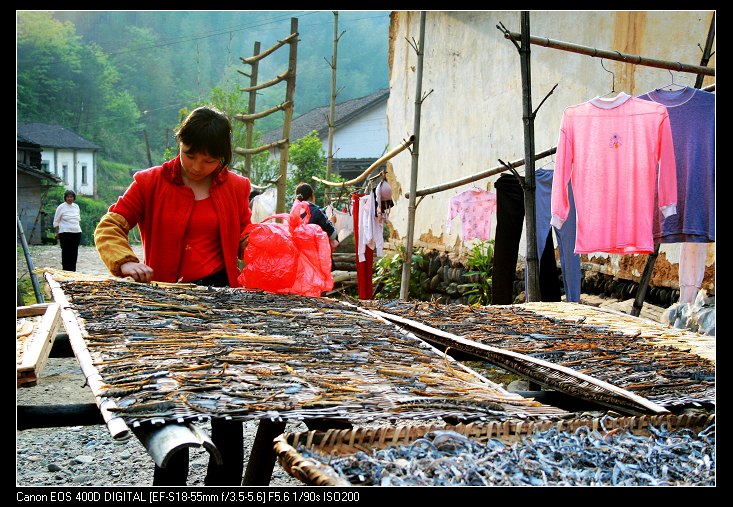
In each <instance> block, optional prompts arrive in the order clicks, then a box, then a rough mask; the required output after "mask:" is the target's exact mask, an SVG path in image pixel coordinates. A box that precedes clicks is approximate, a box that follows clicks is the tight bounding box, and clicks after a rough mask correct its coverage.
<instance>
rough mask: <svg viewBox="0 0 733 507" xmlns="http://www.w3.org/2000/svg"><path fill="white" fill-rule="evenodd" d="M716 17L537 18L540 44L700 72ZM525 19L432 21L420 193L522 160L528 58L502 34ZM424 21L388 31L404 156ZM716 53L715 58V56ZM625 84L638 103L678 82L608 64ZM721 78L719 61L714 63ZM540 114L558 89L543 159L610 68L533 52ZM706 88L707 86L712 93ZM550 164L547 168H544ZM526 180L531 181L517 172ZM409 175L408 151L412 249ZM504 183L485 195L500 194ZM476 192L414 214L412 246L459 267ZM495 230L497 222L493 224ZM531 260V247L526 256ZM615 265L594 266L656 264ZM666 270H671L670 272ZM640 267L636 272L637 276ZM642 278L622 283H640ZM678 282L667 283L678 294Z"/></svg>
mask: <svg viewBox="0 0 733 507" xmlns="http://www.w3.org/2000/svg"><path fill="white" fill-rule="evenodd" d="M712 15H713V13H712V12H711V11H700V12H698V11H695V12H692V11H673V12H666V11H654V12H645V11H634V12H613V11H607V12H591V11H573V12H563V11H550V12H540V11H533V12H531V14H530V32H531V34H532V35H536V36H540V37H547V38H550V39H555V40H560V41H564V42H570V43H574V44H579V45H582V46H590V47H595V48H598V49H604V50H618V51H620V52H623V53H629V54H637V55H641V56H644V57H648V58H655V59H660V60H668V61H680V62H683V63H687V64H695V65H697V64H699V63H700V57H701V51H700V48H699V47H698V45H700V46H702V47H704V45H705V42H706V39H707V34H708V29H709V27H710V20H711V18H712ZM519 22H520V13H519V11H481V12H473V11H460V12H446V11H429V12H428V13H427V19H426V26H425V45H424V59H423V76H422V91H423V96H426V95H427V97H426V98H425V99H424V101H423V103H422V106H421V120H420V141H419V164H418V178H417V189H418V190H420V189H424V188H429V187H433V186H435V185H439V184H444V183H447V182H449V181H453V180H456V179H459V178H463V177H466V176H469V175H471V174H474V173H476V172H479V171H484V170H486V169H489V168H491V167H495V166H497V165H498V164H499V162H498V159H501V160H503V161H510V160H516V159H522V158H524V133H523V129H524V124H523V120H522V81H521V74H520V58H519V53H518V51H517V49H516V47H515V46H514V44H513V43H512V42H511V41H510V40H508V39H505V38H504V36H503V34H502V32H500V31H499V30H498V29H497V28H496V25H498V24H499V23H502V24H504V25H505V26H506V27H507V28H508V29H509V30H510V31H513V32H519V31H520V27H519ZM419 24H420V13H419V12H416V11H415V12H407V11H394V12H393V13H392V22H391V26H390V59H389V61H390V69H391V70H390V97H389V101H388V103H387V121H388V128H389V145H390V147H394V146H397V145H398V144H399V143H400V141H402V140H403V139H405V138H406V137H408V136H409V135H410V134H412V133H413V129H414V111H415V87H416V71H417V55H416V53H415V50H414V49H413V48H412V47H411V45H410V44H409V43H408V41H415V42H416V41H418V40H419ZM714 50H715V47H713V51H714ZM603 63H604V66H605V67H606V69H608V70H610V71H612V72H614V74H615V83H614V84H615V86H614V88H615V91H617V92H618V91H624V92H626V93H629V94H631V95H639V94H642V93H644V92H647V91H649V90H651V89H652V88H655V87H659V86H664V85H666V84H668V83H669V82H670V81H671V80H672V76H671V74H670V72H669V71H667V70H665V69H658V68H652V67H644V66H638V65H631V64H625V63H623V62H616V61H611V60H604V61H603ZM709 66H710V67H715V55H713V57H712V58H711V60H710V62H709ZM531 68H532V75H531V84H532V105H533V109H537V106H538V105H539V104H540V102H541V101H542V99H543V98H544V97H545V95H546V94H547V93H548V92H549V91H550V90H551V89H552V87H553V86H555V84H557V85H558V86H557V88H556V89H555V91H554V93H553V94H552V95H550V96H549V98H548V99H547V101H546V102H545V103H544V104H543V105H542V107H541V108H540V109H539V111H538V113H537V116H536V118H535V122H534V130H535V148H536V151H538V152H539V151H543V150H545V149H547V148H550V147H552V146H555V145H556V143H557V138H558V130H559V127H560V121H561V119H562V113H563V110H564V109H565V108H566V107H567V106H570V105H574V104H577V103H580V102H583V101H586V100H588V99H590V98H592V97H594V96H596V95H605V94H607V93H609V92H610V91H611V89H612V76H611V74H609V73H608V72H606V71H605V70H603V68H602V67H601V60H600V59H599V58H593V57H590V56H585V55H580V54H577V53H571V52H567V51H561V50H557V49H550V48H545V47H542V46H538V45H532V46H531ZM674 79H675V81H676V82H678V83H683V84H687V85H690V86H692V85H694V83H695V75H694V74H686V73H675V74H674ZM714 81H715V80H714V78H712V77H706V78H705V80H704V82H703V86H706V85H708V84H711V83H714ZM545 162H546V161H545V160H543V161H539V162H538V163H537V167H540V166H541V165H542V164H543V163H545ZM519 172H520V174H522V173H523V171H522V170H520V171H519ZM410 173H411V157H410V153H409V152H407V151H405V152H403V153H402V154H400V155H398V156H396V157H395V158H393V159H392V160H391V163H390V164H389V175H388V178H389V183H390V184H391V185H392V188H393V189H394V194H395V196H396V197H397V199H396V206H395V207H394V209H393V210H392V213H391V215H390V221H391V225H392V228H391V231H392V232H391V235H392V241H394V242H395V243H400V242H404V238H405V236H406V233H407V219H408V200H407V199H406V198H405V197H404V195H405V193H406V192H407V191H408V190H409V185H410ZM497 178H498V175H496V176H492V177H490V178H487V179H484V180H481V181H479V182H477V183H476V184H477V185H478V186H480V187H482V188H486V189H487V190H494V188H493V183H494V182H495V181H496V179H497ZM468 186H469V185H464V186H461V187H457V188H454V189H451V190H446V191H442V192H438V193H434V194H431V195H427V196H425V197H424V198H423V199H422V200H421V201H420V202H419V203H418V206H417V209H416V214H415V234H414V245H415V246H416V247H427V248H436V249H439V250H443V251H447V252H451V253H452V254H454V255H456V256H459V257H460V255H461V254H462V253H463V252H464V251H465V250H466V246H469V245H470V244H469V245H463V244H462V243H461V238H460V232H461V228H460V226H456V227H453V229H452V233H451V234H448V233H446V231H445V219H446V215H447V211H448V203H449V199H450V198H451V197H453V196H454V195H456V194H458V193H459V192H462V191H463V190H465V189H466V188H468ZM492 220H493V227H494V228H495V227H496V217H493V219H492ZM714 246H715V245H714V244H711V246H710V250H709V251H710V255H709V256H708V260H709V262H710V265H711V266H714V261H715V248H714ZM525 251H526V244H525V242H524V237H523V238H522V243H521V244H520V256H523V255H524V253H525ZM661 252H662V253H663V255H660V256H659V258H658V260H657V264H659V267H660V271H659V273H658V272H657V270H655V274H657V278H659V276H662V278H664V277H666V276H669V277H671V278H674V277H676V263H677V262H678V260H679V245H676V244H671V245H663V246H662V248H661ZM613 257H614V256H610V255H609V254H605V253H599V254H594V255H591V256H590V259H589V260H590V262H596V263H608V264H609V265H611V266H612V268H611V269H616V268H614V266H616V265H619V266H620V265H621V264H624V265H638V264H641V266H642V268H641V270H640V271H643V263H644V262H645V261H646V256H628V255H627V256H615V257H623V261H622V260H621V259H613ZM665 263H666V264H665ZM637 267H638V266H637ZM633 271H634V270H633V269H626V270H624V269H621V268H620V267H619V268H618V269H617V270H616V271H615V273H614V274H620V276H622V277H626V276H629V277H630V278H636V279H638V277H635V276H634V275H631V273H632V272H633ZM711 273H712V275H710V274H708V275H706V288H709V289H710V288H714V267H713V268H712V271H711ZM674 283H676V280H671V279H670V280H666V281H665V282H664V283H663V284H666V285H668V286H674Z"/></svg>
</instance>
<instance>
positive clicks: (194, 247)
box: [94, 107, 252, 486]
mask: <svg viewBox="0 0 733 507" xmlns="http://www.w3.org/2000/svg"><path fill="white" fill-rule="evenodd" d="M176 140H177V141H178V145H179V150H180V151H179V154H178V156H176V157H175V158H173V159H172V160H169V161H167V162H164V163H163V165H160V166H156V167H151V168H150V169H146V170H144V171H139V172H137V173H135V175H134V181H133V182H132V184H130V186H129V187H128V188H127V190H126V191H125V193H124V195H122V196H121V197H120V198H119V199H118V200H117V202H116V203H115V204H112V205H111V206H110V207H109V211H108V213H107V214H105V215H104V216H103V217H102V220H101V221H100V222H99V225H97V228H96V230H95V231H94V240H95V243H96V246H97V251H98V252H99V256H100V257H101V259H102V261H104V263H105V265H106V266H107V268H108V269H109V270H110V272H111V273H112V274H113V275H115V276H120V277H126V276H129V277H132V278H133V279H134V280H136V281H138V282H145V283H147V282H151V281H159V282H170V283H177V282H184V283H196V284H198V285H209V286H216V287H227V286H228V287H238V286H239V285H240V284H239V282H238V281H237V277H238V276H239V266H238V263H237V260H238V259H241V258H242V255H243V251H244V245H245V243H246V239H245V238H243V232H244V228H245V227H246V226H247V225H249V223H250V217H251V214H252V212H251V210H250V208H249V194H250V190H251V188H252V187H251V184H250V181H249V179H248V178H245V177H244V176H240V175H238V174H236V173H233V172H231V171H230V170H229V168H228V165H229V163H230V162H231V159H232V142H231V140H232V127H231V123H230V121H229V119H228V118H227V117H226V116H225V115H224V114H223V113H221V112H220V111H218V110H216V109H213V108H208V107H199V108H196V109H194V110H193V111H192V112H191V113H190V114H189V115H188V117H186V119H184V120H183V122H182V123H181V125H180V127H179V129H178V130H177V132H176ZM136 225H137V226H139V228H140V236H141V239H142V243H143V252H144V259H143V262H141V261H140V259H138V258H137V256H136V255H135V253H134V252H133V250H132V248H131V247H130V243H129V240H128V234H129V232H130V230H131V229H132V228H133V227H135V226H136ZM211 439H212V441H213V442H214V444H215V445H216V447H217V449H218V450H219V452H220V453H221V457H222V461H223V463H222V464H221V465H218V464H217V463H216V460H215V459H214V458H213V456H212V457H210V459H209V466H208V470H207V474H206V478H205V479H204V484H205V485H207V486H231V485H235V486H239V485H241V484H242V475H243V470H244V437H243V430H242V422H241V421H227V420H225V419H222V418H212V419H211ZM188 459H189V453H188V448H187V447H186V448H183V449H181V450H179V451H178V452H176V453H175V454H173V456H172V457H171V459H170V461H169V462H168V464H167V465H166V467H164V468H161V467H158V466H157V465H156V466H155V474H154V476H153V485H167V486H170V485H178V486H185V485H186V479H187V477H188Z"/></svg>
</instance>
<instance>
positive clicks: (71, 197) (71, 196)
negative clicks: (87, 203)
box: [64, 194, 75, 204]
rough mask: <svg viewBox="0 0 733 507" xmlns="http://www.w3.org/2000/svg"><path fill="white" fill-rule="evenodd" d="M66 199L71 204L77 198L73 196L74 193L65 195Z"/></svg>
mask: <svg viewBox="0 0 733 507" xmlns="http://www.w3.org/2000/svg"><path fill="white" fill-rule="evenodd" d="M64 200H65V201H66V202H67V203H69V204H71V203H72V202H74V200H75V199H74V196H73V195H71V194H69V195H67V196H66V197H64Z"/></svg>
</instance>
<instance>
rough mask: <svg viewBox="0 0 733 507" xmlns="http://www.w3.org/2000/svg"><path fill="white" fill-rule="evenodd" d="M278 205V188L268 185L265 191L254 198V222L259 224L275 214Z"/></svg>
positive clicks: (252, 206) (252, 205)
mask: <svg viewBox="0 0 733 507" xmlns="http://www.w3.org/2000/svg"><path fill="white" fill-rule="evenodd" d="M276 206H277V189H276V188H275V187H267V188H266V189H265V191H264V192H262V193H261V194H258V195H256V196H254V197H253V198H252V204H251V208H252V219H251V220H252V223H253V224H258V223H260V222H262V220H264V219H265V218H267V217H269V216H270V215H274V214H275V207H276Z"/></svg>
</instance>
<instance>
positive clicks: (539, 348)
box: [361, 300, 715, 413]
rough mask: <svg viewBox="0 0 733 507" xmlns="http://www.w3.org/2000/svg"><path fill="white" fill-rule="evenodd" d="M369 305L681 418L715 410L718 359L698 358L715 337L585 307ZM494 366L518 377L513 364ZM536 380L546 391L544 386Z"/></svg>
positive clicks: (562, 304)
mask: <svg viewBox="0 0 733 507" xmlns="http://www.w3.org/2000/svg"><path fill="white" fill-rule="evenodd" d="M361 304H362V305H363V306H365V307H367V308H371V309H374V310H378V311H380V312H382V313H383V314H391V315H394V316H397V317H400V318H404V319H408V320H412V321H416V322H420V323H424V324H426V325H428V326H432V327H433V328H435V329H438V330H441V331H445V332H447V333H451V334H453V335H455V336H459V337H461V338H463V339H466V340H471V341H472V342H476V343H478V344H483V345H487V346H492V347H495V348H500V349H504V350H508V351H513V352H518V353H521V354H525V355H529V356H533V357H536V358H539V359H543V360H545V361H548V362H551V363H555V364H557V365H560V366H565V367H568V368H571V369H573V370H576V371H578V372H582V373H584V374H586V375H589V376H591V377H594V378H596V379H599V380H602V381H604V382H607V383H609V384H612V385H615V386H618V387H619V388H621V389H625V390H627V391H631V392H633V393H635V394H637V395H639V396H642V397H645V398H646V399H648V400H650V401H652V402H655V403H657V404H659V405H661V406H662V407H665V408H667V409H668V410H670V411H673V412H674V411H677V413H679V412H681V411H682V409H684V408H686V407H692V408H699V407H701V406H708V407H714V405H715V361H714V353H713V355H712V357H713V359H710V358H709V357H704V356H703V355H700V354H696V353H693V352H692V351H691V348H692V345H693V344H695V343H702V342H705V343H709V338H713V350H714V337H703V336H701V335H698V334H697V333H691V332H689V331H688V332H684V331H681V330H678V329H673V328H668V327H666V326H664V325H662V324H659V323H654V322H652V321H648V320H646V319H639V318H637V317H633V316H631V315H625V314H622V313H620V312H616V311H613V310H601V309H598V308H595V307H592V306H586V305H581V304H578V303H565V302H558V303H523V304H517V305H493V306H469V305H458V304H448V305H443V304H438V303H434V302H422V301H418V302H403V301H397V300H395V301H386V300H372V301H363V302H361ZM388 318H389V317H388ZM425 339H429V338H428V337H425ZM698 350H699V349H698ZM706 355H708V356H709V354H706ZM487 360H489V359H487ZM490 361H491V362H494V363H495V364H496V365H498V366H501V367H505V368H507V369H509V370H510V371H514V370H512V369H511V364H510V363H505V364H503V363H501V362H499V361H495V360H490ZM520 374H521V373H520ZM533 380H535V381H536V382H539V383H540V384H542V379H533ZM589 394H590V395H593V393H589Z"/></svg>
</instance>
